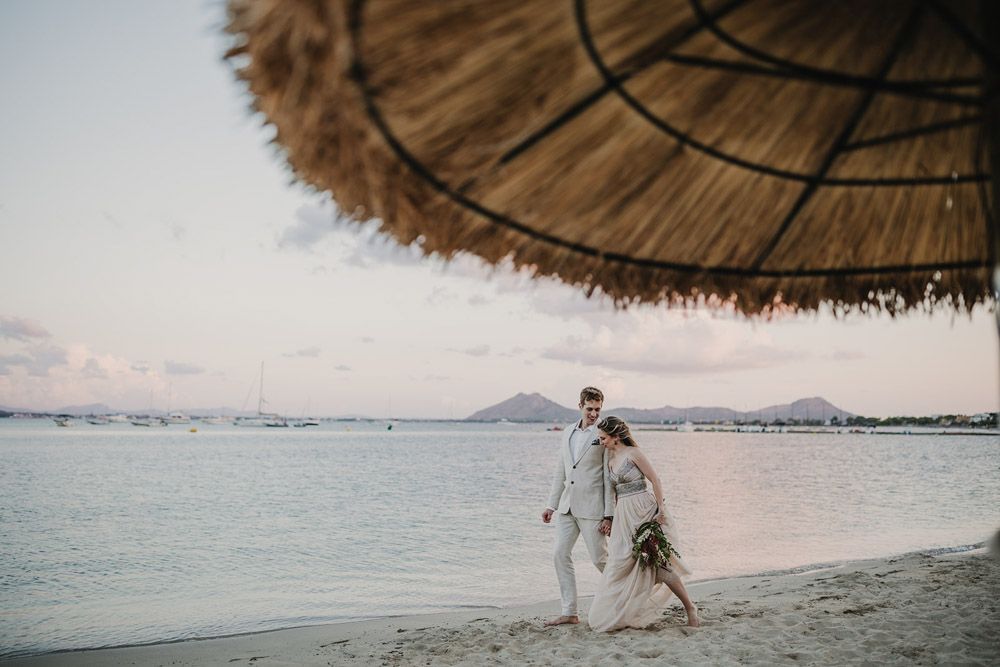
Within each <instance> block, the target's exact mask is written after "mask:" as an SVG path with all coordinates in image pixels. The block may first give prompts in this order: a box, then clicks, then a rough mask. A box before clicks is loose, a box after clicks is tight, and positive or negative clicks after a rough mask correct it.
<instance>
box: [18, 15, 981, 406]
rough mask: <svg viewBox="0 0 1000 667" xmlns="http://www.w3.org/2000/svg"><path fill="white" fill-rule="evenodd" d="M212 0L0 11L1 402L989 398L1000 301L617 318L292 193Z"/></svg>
mask: <svg viewBox="0 0 1000 667" xmlns="http://www.w3.org/2000/svg"><path fill="white" fill-rule="evenodd" d="M224 23H225V9H224V5H223V4H222V3H221V2H215V1H213V2H202V1H197V0H194V1H192V0H178V1H176V2H170V3H146V2H134V0H127V1H112V0H60V1H58V2H56V1H53V0H2V1H0V82H2V84H3V90H4V103H3V104H2V105H0V146H2V150H0V282H2V285H3V288H2V290H0V405H2V406H7V407H14V408H27V409H32V410H57V409H59V408H62V407H65V406H71V405H86V404H91V403H104V404H106V405H108V406H110V407H111V408H113V409H117V410H126V411H141V410H145V409H147V408H149V407H150V406H152V407H153V408H156V409H159V410H166V409H168V408H169V409H173V410H192V409H210V408H218V407H222V406H227V407H230V408H235V409H247V410H255V409H256V406H257V397H258V387H259V379H258V377H259V374H260V369H261V364H263V367H264V385H263V394H264V397H265V399H266V401H267V408H268V409H270V410H271V411H276V412H279V413H281V414H284V415H287V416H300V415H310V416H345V415H364V416H370V417H389V416H391V417H396V418H456V419H458V418H464V417H467V416H469V415H470V414H472V413H473V412H475V411H476V410H479V409H481V408H484V407H487V406H490V405H493V404H495V403H498V402H500V401H502V400H505V399H507V398H509V397H511V396H513V395H515V394H517V393H518V392H525V393H532V392H539V393H541V394H542V395H544V396H546V397H547V398H549V399H551V400H554V401H556V402H557V403H560V404H561V405H564V406H567V407H574V406H575V405H576V403H577V402H578V396H579V390H580V388H581V387H583V386H586V385H595V386H598V387H600V388H602V389H603V390H604V392H605V395H606V400H605V407H606V408H613V407H616V406H617V407H636V408H657V407H662V406H664V405H673V406H677V407H685V406H726V407H730V408H733V409H735V410H739V411H747V410H749V411H752V410H754V409H759V408H761V407H766V406H768V405H772V404H781V403H788V402H791V401H794V400H796V399H799V398H805V397H812V396H822V397H824V398H826V399H827V400H829V401H830V402H832V403H833V404H834V405H836V406H837V407H839V408H842V409H844V410H847V411H849V412H853V413H855V414H862V415H866V416H878V417H887V416H893V415H929V414H952V413H959V414H973V413H976V412H985V411H995V410H997V409H998V404H1000V354H998V344H997V325H996V319H995V318H994V315H993V313H992V312H990V311H988V310H986V309H984V308H977V309H976V310H975V311H974V312H973V314H972V315H971V317H970V316H968V315H953V314H952V313H950V312H939V313H935V314H933V315H928V314H926V313H915V314H911V315H908V316H905V317H897V318H895V319H892V318H890V317H888V316H865V315H852V316H848V317H844V318H839V319H838V318H836V317H834V316H833V315H832V314H831V313H830V312H828V311H822V312H820V313H813V314H797V315H793V316H787V315H786V316H781V317H778V318H775V319H773V320H771V321H754V320H749V319H746V318H744V317H742V316H738V315H734V314H732V313H724V312H722V313H720V312H713V311H710V310H702V309H692V310H674V309H670V310H668V309H665V308H662V307H660V308H656V307H651V306H643V307H637V308H630V309H628V310H626V311H619V310H616V309H615V308H614V307H613V306H612V305H611V304H609V303H608V302H607V301H606V300H602V299H600V298H594V299H590V300H588V299H586V298H585V297H584V295H583V293H582V292H581V291H580V290H579V289H578V288H574V287H572V286H568V285H563V284H561V283H559V282H557V281H554V280H551V279H544V280H532V279H531V277H530V276H528V275H526V274H524V273H518V272H515V271H513V270H512V269H510V268H509V267H500V268H490V267H486V266H484V265H483V264H482V262H480V261H479V260H478V259H476V258H475V257H472V256H468V255H465V256H459V257H458V258H457V259H455V260H453V261H451V262H450V263H445V262H443V261H442V260H440V259H439V258H421V257H420V254H419V253H418V252H415V251H414V250H412V249H410V248H405V247H400V246H398V245H397V244H396V243H395V242H393V241H391V240H389V239H387V238H385V237H384V236H382V235H380V234H379V233H378V232H377V224H375V223H369V224H366V225H358V224H355V223H350V222H343V221H339V220H338V217H337V210H336V208H335V206H334V205H333V204H332V203H331V202H330V201H329V199H328V197H326V196H324V195H323V194H322V193H317V192H314V191H312V190H311V189H309V188H307V187H305V186H303V185H302V184H297V183H294V182H293V179H292V177H291V174H290V172H289V171H288V169H287V167H286V166H285V164H284V162H283V161H282V159H281V155H280V152H279V150H278V149H277V148H276V147H275V146H274V145H273V144H270V143H269V142H270V139H271V137H272V136H273V131H272V130H271V129H270V128H268V127H267V126H265V125H264V123H263V120H262V118H261V117H260V116H259V115H254V114H253V113H252V112H251V111H250V109H249V107H250V98H249V96H248V94H247V93H246V92H245V90H244V88H243V86H242V85H241V84H240V83H238V82H237V81H236V78H235V76H234V73H233V70H232V67H231V66H230V65H229V64H226V63H225V62H223V60H222V54H223V53H224V51H225V50H226V48H227V46H228V40H227V38H226V37H225V36H224V35H223V32H222V26H223V25H224Z"/></svg>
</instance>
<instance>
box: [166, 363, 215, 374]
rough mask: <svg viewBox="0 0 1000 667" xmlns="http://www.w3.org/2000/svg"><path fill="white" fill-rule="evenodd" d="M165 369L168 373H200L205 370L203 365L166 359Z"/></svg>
mask: <svg viewBox="0 0 1000 667" xmlns="http://www.w3.org/2000/svg"><path fill="white" fill-rule="evenodd" d="M163 370H164V372H166V373H167V374H168V375H200V374H201V373H204V372H205V369H204V368H202V367H201V366H195V365H194V364H186V363H183V362H180V361H164V362H163Z"/></svg>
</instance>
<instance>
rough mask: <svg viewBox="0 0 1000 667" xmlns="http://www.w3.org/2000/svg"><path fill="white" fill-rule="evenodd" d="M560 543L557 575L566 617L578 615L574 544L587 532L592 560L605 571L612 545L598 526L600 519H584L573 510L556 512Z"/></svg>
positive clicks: (556, 559)
mask: <svg viewBox="0 0 1000 667" xmlns="http://www.w3.org/2000/svg"><path fill="white" fill-rule="evenodd" d="M555 517H556V521H555V524H556V545H555V552H554V556H555V565H556V578H557V579H558V580H559V594H560V597H561V598H562V614H563V616H578V615H579V614H578V613H577V604H576V570H575V569H574V568H573V546H574V545H575V544H576V539H577V538H578V537H579V536H580V535H583V541H584V543H585V544H586V545H587V551H588V552H590V559H591V560H592V561H593V562H594V567H596V568H597V569H598V570H600V571H601V572H603V571H604V563H605V562H606V561H607V560H608V547H607V543H606V541H605V538H604V535H601V533H600V531H598V530H597V527H598V526H599V525H601V520H600V519H580V518H578V517H575V516H573V514H572V513H571V512H568V513H566V514H559V513H556V515H555Z"/></svg>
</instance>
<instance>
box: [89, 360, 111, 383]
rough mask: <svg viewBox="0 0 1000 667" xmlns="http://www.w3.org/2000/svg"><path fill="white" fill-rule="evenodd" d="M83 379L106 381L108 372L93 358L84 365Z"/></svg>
mask: <svg viewBox="0 0 1000 667" xmlns="http://www.w3.org/2000/svg"><path fill="white" fill-rule="evenodd" d="M83 377H85V378H87V379H88V380H106V379H107V377H108V372H107V371H106V370H105V369H104V368H102V367H101V363H100V362H99V361H98V360H97V359H94V358H93V357H91V358H89V359H87V362H86V363H85V364H84V365H83Z"/></svg>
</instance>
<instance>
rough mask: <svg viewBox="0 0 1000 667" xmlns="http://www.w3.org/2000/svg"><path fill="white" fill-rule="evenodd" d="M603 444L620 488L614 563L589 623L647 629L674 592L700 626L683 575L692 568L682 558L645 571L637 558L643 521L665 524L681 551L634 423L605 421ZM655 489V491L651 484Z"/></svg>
mask: <svg viewBox="0 0 1000 667" xmlns="http://www.w3.org/2000/svg"><path fill="white" fill-rule="evenodd" d="M597 428H598V431H599V436H600V439H601V444H602V445H604V447H605V449H607V451H608V471H609V473H610V481H611V483H612V484H613V485H614V489H615V498H616V503H615V513H614V521H613V522H612V524H611V537H609V538H608V560H607V563H606V564H605V566H604V573H603V575H602V576H601V581H600V583H599V584H598V587H597V593H596V594H595V595H594V602H593V604H592V605H591V606H590V615H589V617H588V621H589V622H590V627H591V628H592V629H594V630H596V631H597V632H606V631H608V630H619V629H621V628H644V627H646V626H647V625H649V624H650V623H653V622H654V621H657V620H659V619H660V618H661V610H662V609H663V606H664V605H665V604H666V602H667V600H669V599H670V595H671V593H673V594H676V595H677V599H679V600H680V601H681V603H682V604H683V605H684V609H685V611H686V612H687V617H688V625H690V626H693V627H697V626H698V609H697V608H696V607H695V606H694V604H693V603H692V602H691V598H690V597H688V593H687V590H686V589H685V588H684V584H683V583H681V579H680V578H681V577H684V576H688V575H689V574H691V569H690V568H689V567H688V566H687V564H685V563H684V561H683V560H681V559H680V558H679V557H677V556H671V557H670V562H669V565H668V568H660V569H656V570H654V569H653V568H652V567H647V568H646V569H642V568H641V567H640V566H639V562H638V561H637V560H635V559H633V558H632V538H633V536H634V535H635V531H636V528H638V527H639V526H640V525H641V524H642V523H644V522H646V521H650V520H655V521H657V522H659V523H660V526H661V528H662V529H663V534H664V536H665V537H666V538H667V540H668V541H669V542H670V543H671V544H672V545H673V546H674V547H675V548H676V547H677V543H678V541H677V527H676V524H675V522H674V518H673V516H671V515H670V512H668V511H667V509H666V508H665V507H664V506H663V489H662V488H661V486H660V479H659V477H657V476H656V472H655V471H654V470H653V466H652V465H651V464H650V462H649V459H647V458H646V455H645V454H643V453H642V451H641V450H640V449H639V447H638V446H637V445H636V444H635V440H633V439H632V434H631V433H630V432H629V428H628V424H626V423H625V422H624V421H623V420H621V419H619V418H618V417H613V416H611V417H605V418H604V419H603V420H601V421H600V423H598V424H597ZM646 480H649V482H650V483H651V485H652V487H653V488H652V491H650V490H649V489H648V488H647V486H646Z"/></svg>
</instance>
